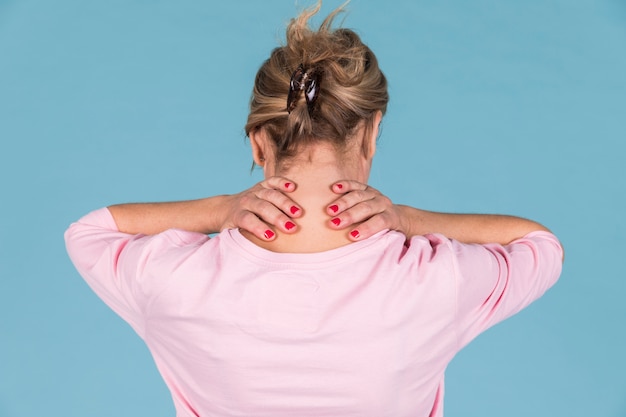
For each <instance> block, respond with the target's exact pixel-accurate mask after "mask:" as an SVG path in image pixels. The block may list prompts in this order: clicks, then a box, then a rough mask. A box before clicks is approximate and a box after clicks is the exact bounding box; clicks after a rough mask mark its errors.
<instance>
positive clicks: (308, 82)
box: [287, 64, 322, 115]
mask: <svg viewBox="0 0 626 417" xmlns="http://www.w3.org/2000/svg"><path fill="white" fill-rule="evenodd" d="M321 78H322V73H321V71H319V70H317V69H308V70H305V69H304V65H302V64H300V66H299V67H298V68H296V70H295V71H294V72H293V74H291V80H290V81H289V94H288V95H287V112H288V113H291V112H292V111H293V109H295V108H296V105H297V104H298V99H299V98H300V93H301V92H302V91H304V98H305V100H306V104H307V108H308V110H309V115H310V114H311V113H312V112H313V108H314V105H315V100H317V96H318V94H319V91H320V81H321Z"/></svg>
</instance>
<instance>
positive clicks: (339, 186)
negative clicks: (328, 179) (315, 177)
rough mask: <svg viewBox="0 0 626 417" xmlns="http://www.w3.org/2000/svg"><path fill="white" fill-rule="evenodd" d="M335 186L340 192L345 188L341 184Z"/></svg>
mask: <svg viewBox="0 0 626 417" xmlns="http://www.w3.org/2000/svg"><path fill="white" fill-rule="evenodd" d="M335 186H336V187H337V188H338V189H339V190H341V189H342V188H343V185H341V184H335Z"/></svg>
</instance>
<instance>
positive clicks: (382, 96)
mask: <svg viewBox="0 0 626 417" xmlns="http://www.w3.org/2000/svg"><path fill="white" fill-rule="evenodd" d="M320 8H321V2H319V3H318V4H317V5H316V7H314V8H312V9H308V10H305V11H303V12H302V13H301V14H300V15H299V16H298V17H297V18H295V19H292V20H291V22H290V23H289V25H288V27H287V39H286V40H287V43H286V45H285V46H282V47H279V48H276V49H274V50H273V51H272V54H271V55H270V58H269V59H268V60H267V61H265V62H264V63H263V65H262V66H261V68H260V69H259V71H258V72H257V75H256V79H255V83H254V89H253V92H252V99H251V101H250V114H249V115H248V122H247V124H246V134H248V135H249V134H250V132H252V131H254V130H256V129H259V128H263V129H265V132H266V133H267V134H268V136H269V137H270V138H271V140H272V141H273V143H274V144H275V147H276V158H277V160H278V161H280V160H281V159H283V158H286V157H287V158H288V157H292V156H294V155H295V153H296V152H297V150H298V149H300V148H301V147H302V146H306V145H308V144H312V143H316V142H320V141H324V142H327V143H330V144H332V145H334V146H335V147H336V148H337V149H342V148H343V147H344V145H345V144H346V141H347V140H349V138H350V137H351V135H352V133H353V132H354V131H355V129H356V128H357V127H358V126H359V125H360V124H361V123H366V125H365V126H366V129H367V128H369V127H370V125H371V123H369V122H371V121H372V120H373V118H374V117H375V115H376V114H377V112H379V111H380V112H382V113H383V114H384V113H385V111H386V109H387V102H388V101H389V95H388V93H387V81H386V79H385V76H384V75H383V73H382V71H381V70H380V68H379V67H378V61H377V59H376V56H375V55H374V53H373V52H372V51H371V50H370V49H369V48H368V47H367V46H366V45H365V44H363V42H362V41H361V39H360V37H359V36H358V35H357V34H356V33H355V32H353V31H352V30H350V29H343V28H339V29H333V28H332V24H333V19H334V18H335V17H336V16H337V14H338V13H340V12H341V11H342V8H339V9H337V10H335V11H334V12H333V13H331V14H330V15H329V16H328V17H327V18H326V19H325V20H324V21H323V22H322V24H321V25H320V27H319V29H318V30H317V31H314V30H312V29H311V28H310V27H309V24H308V22H309V19H310V18H311V17H312V16H313V15H315V14H316V13H317V12H319V10H320ZM290 95H291V97H290V103H289V104H290V105H289V108H288V106H287V102H288V97H289V96H290Z"/></svg>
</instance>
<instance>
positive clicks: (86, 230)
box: [65, 208, 208, 337]
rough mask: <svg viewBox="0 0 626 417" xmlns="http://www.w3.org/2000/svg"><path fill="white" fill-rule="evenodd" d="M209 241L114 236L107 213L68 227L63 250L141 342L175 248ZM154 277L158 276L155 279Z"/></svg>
mask: <svg viewBox="0 0 626 417" xmlns="http://www.w3.org/2000/svg"><path fill="white" fill-rule="evenodd" d="M206 240H208V237H207V236H206V235H204V234H201V233H193V232H185V231H181V230H174V229H172V230H168V231H166V232H163V233H160V234H158V235H151V236H146V235H131V234H127V233H122V232H120V231H119V230H118V228H117V225H116V224H115V220H114V219H113V216H112V215H111V213H110V212H109V210H108V209H106V208H102V209H99V210H96V211H93V212H91V213H89V214H87V215H86V216H84V217H83V218H81V219H80V220H78V221H77V222H75V223H73V224H72V225H70V227H69V228H68V229H67V231H66V232H65V244H66V247H67V251H68V254H69V256H70V259H71V260H72V262H73V263H74V266H75V267H76V269H77V270H78V272H79V273H80V275H81V276H82V277H83V278H84V279H85V281H86V282H87V284H88V285H89V286H90V287H91V289H92V290H93V291H94V292H95V293H96V294H97V295H98V296H99V297H100V298H101V299H102V300H103V301H104V302H105V303H106V304H107V305H108V306H109V307H110V308H111V309H112V310H113V311H115V312H116V313H117V314H118V315H119V316H121V317H122V318H123V319H124V320H125V321H127V322H128V323H129V324H130V325H131V326H132V327H133V329H134V330H135V331H136V332H137V333H138V334H139V336H141V337H143V335H144V317H145V310H146V306H147V305H148V303H149V300H150V299H151V297H152V296H153V295H154V294H157V293H158V292H159V291H160V289H162V288H163V287H164V286H165V285H167V276H168V270H169V269H173V268H175V267H176V265H175V264H172V262H170V260H171V259H172V258H173V254H172V252H176V248H180V247H182V246H186V245H196V244H201V243H202V242H204V241H206ZM155 271H158V272H159V273H158V274H155Z"/></svg>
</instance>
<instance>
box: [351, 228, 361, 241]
mask: <svg viewBox="0 0 626 417" xmlns="http://www.w3.org/2000/svg"><path fill="white" fill-rule="evenodd" d="M359 235H360V234H359V231H358V230H353V231H351V232H350V236H352V237H353V238H355V239H358V238H359Z"/></svg>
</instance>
